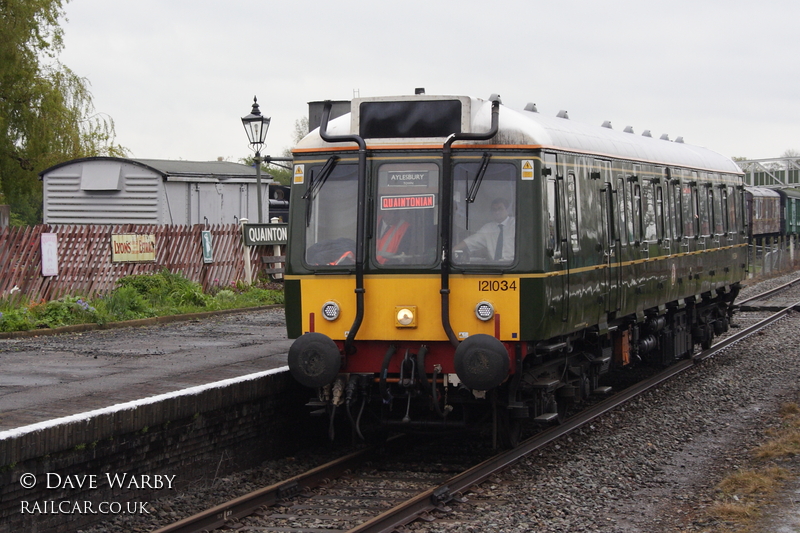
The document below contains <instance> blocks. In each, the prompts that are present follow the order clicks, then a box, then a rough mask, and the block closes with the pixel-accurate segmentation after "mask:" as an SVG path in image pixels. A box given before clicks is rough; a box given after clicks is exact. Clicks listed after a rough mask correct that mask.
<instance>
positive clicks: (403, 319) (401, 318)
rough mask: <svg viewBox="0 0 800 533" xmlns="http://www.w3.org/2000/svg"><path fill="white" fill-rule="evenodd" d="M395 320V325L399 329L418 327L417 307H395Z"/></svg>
mask: <svg viewBox="0 0 800 533" xmlns="http://www.w3.org/2000/svg"><path fill="white" fill-rule="evenodd" d="M394 320H395V323H394V325H395V326H396V327H398V328H415V327H417V307H416V306H414V305H410V306H408V305H407V306H398V307H395V308H394Z"/></svg>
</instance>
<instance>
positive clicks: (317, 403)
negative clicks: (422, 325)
mask: <svg viewBox="0 0 800 533" xmlns="http://www.w3.org/2000/svg"><path fill="white" fill-rule="evenodd" d="M738 292H739V285H738V284H736V285H734V286H732V287H728V288H726V289H724V290H720V291H718V292H714V293H707V294H705V295H703V296H702V297H698V298H695V297H691V298H687V299H685V300H682V301H679V302H672V303H671V304H668V305H666V306H663V307H661V308H654V309H651V310H648V311H647V312H644V313H641V314H638V315H630V316H624V317H620V318H616V319H613V320H611V321H610V322H609V324H607V325H603V326H594V327H591V328H587V329H584V330H581V331H577V332H574V333H572V334H569V335H564V336H559V337H555V338H552V339H548V340H546V341H540V342H517V343H503V345H504V346H505V347H506V349H507V352H508V358H509V366H508V368H509V370H508V377H507V378H506V379H505V380H504V381H503V382H502V383H501V384H500V385H499V386H496V387H493V388H491V389H489V390H476V389H475V388H474V387H473V388H469V387H467V386H466V385H465V384H464V383H463V382H462V381H461V379H460V378H459V375H458V373H457V372H455V371H454V368H453V367H452V364H450V363H449V362H447V361H446V359H447V358H441V357H431V355H432V354H436V353H439V354H441V353H443V352H447V351H448V350H447V347H449V344H447V343H442V344H446V346H445V347H440V348H445V350H441V349H440V350H437V349H435V347H434V346H433V345H431V344H421V343H420V344H417V345H416V346H414V345H402V344H393V343H391V342H383V343H371V347H370V348H371V349H372V350H373V351H374V350H375V348H376V346H381V347H382V348H383V349H385V352H384V355H383V363H382V367H381V371H380V372H374V371H365V369H360V370H359V369H357V368H354V370H356V371H352V372H349V373H340V374H339V375H338V376H337V377H336V379H335V380H334V381H333V383H331V384H329V385H326V386H324V387H321V388H319V389H318V397H317V398H314V399H313V400H312V401H310V402H309V404H308V406H309V407H311V408H313V410H314V411H313V412H314V414H317V415H323V416H326V417H328V418H329V437H330V438H331V439H333V438H334V436H335V429H334V428H335V427H336V424H335V422H336V419H337V417H338V418H344V419H345V420H346V421H348V422H349V425H350V427H351V429H352V433H353V435H355V436H357V437H359V438H364V433H363V432H362V429H363V428H364V427H367V426H369V427H375V426H376V425H377V426H382V427H386V426H395V427H402V428H404V429H407V430H423V431H432V430H437V429H448V428H464V429H474V428H490V429H491V431H492V434H493V437H494V439H493V440H494V443H495V446H514V445H516V444H517V442H518V439H519V436H520V428H521V426H522V423H523V422H525V421H532V422H533V423H536V424H553V423H560V422H561V421H562V420H563V419H564V417H565V416H566V414H567V412H568V410H569V409H571V408H572V407H573V406H576V405H579V404H581V403H582V402H583V401H585V400H586V399H588V398H589V397H591V396H593V395H598V394H607V393H609V392H611V387H610V386H608V385H605V384H604V379H603V377H604V376H606V375H610V374H611V373H613V372H615V371H618V370H621V369H624V368H634V367H636V366H637V365H643V364H646V365H655V366H668V365H670V364H672V363H673V362H675V361H677V360H680V359H684V358H687V357H691V356H692V354H693V353H694V348H695V345H700V346H701V348H702V349H707V348H709V347H710V346H711V344H712V342H713V339H714V337H715V336H718V335H721V334H723V333H725V332H726V331H727V330H728V328H729V327H730V324H731V318H732V312H733V301H734V299H735V297H736V295H737V294H738ZM449 353H450V354H452V347H449ZM437 359H439V360H440V362H437ZM450 359H452V356H451V357H450ZM426 360H427V361H426ZM480 361H481V360H480V358H479V359H478V362H479V363H480ZM390 363H392V369H391V370H390ZM357 366H358V365H355V367H357ZM344 368H345V369H347V365H346V364H345V365H344ZM426 368H428V369H430V368H432V369H433V371H432V372H426V370H425V369H426ZM376 423H377V424H376Z"/></svg>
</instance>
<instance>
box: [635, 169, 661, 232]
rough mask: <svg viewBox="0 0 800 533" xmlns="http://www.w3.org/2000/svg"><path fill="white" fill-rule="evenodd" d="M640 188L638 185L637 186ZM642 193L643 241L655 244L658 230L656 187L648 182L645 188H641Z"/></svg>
mask: <svg viewBox="0 0 800 533" xmlns="http://www.w3.org/2000/svg"><path fill="white" fill-rule="evenodd" d="M637 187H638V185H637ZM641 192H642V229H643V239H642V240H644V241H647V242H655V241H656V240H657V238H658V237H657V228H656V207H655V196H654V193H655V191H654V187H653V184H652V183H651V182H649V181H648V182H646V183H645V185H644V187H642V188H641Z"/></svg>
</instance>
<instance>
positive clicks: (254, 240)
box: [244, 224, 289, 246]
mask: <svg viewBox="0 0 800 533" xmlns="http://www.w3.org/2000/svg"><path fill="white" fill-rule="evenodd" d="M288 226H289V225H288V224H244V243H245V244H246V245H247V246H261V245H264V244H286V241H287V237H288V229H287V228H288Z"/></svg>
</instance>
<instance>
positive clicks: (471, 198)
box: [464, 152, 492, 229]
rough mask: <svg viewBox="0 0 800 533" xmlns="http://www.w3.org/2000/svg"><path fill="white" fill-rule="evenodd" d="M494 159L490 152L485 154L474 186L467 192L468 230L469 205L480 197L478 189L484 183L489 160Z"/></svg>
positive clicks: (473, 183)
mask: <svg viewBox="0 0 800 533" xmlns="http://www.w3.org/2000/svg"><path fill="white" fill-rule="evenodd" d="M491 158H492V154H490V153H489V152H484V154H483V159H482V160H481V166H480V167H479V168H478V173H477V174H476V175H475V180H474V181H473V182H472V186H471V187H470V188H469V191H467V197H466V200H467V204H466V205H465V206H464V209H465V210H466V213H465V215H466V217H467V222H466V224H467V228H466V229H469V204H471V203H474V202H475V198H476V197H477V196H478V189H480V188H481V183H482V182H483V177H484V176H485V175H486V167H488V166H489V160H490V159H491Z"/></svg>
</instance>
